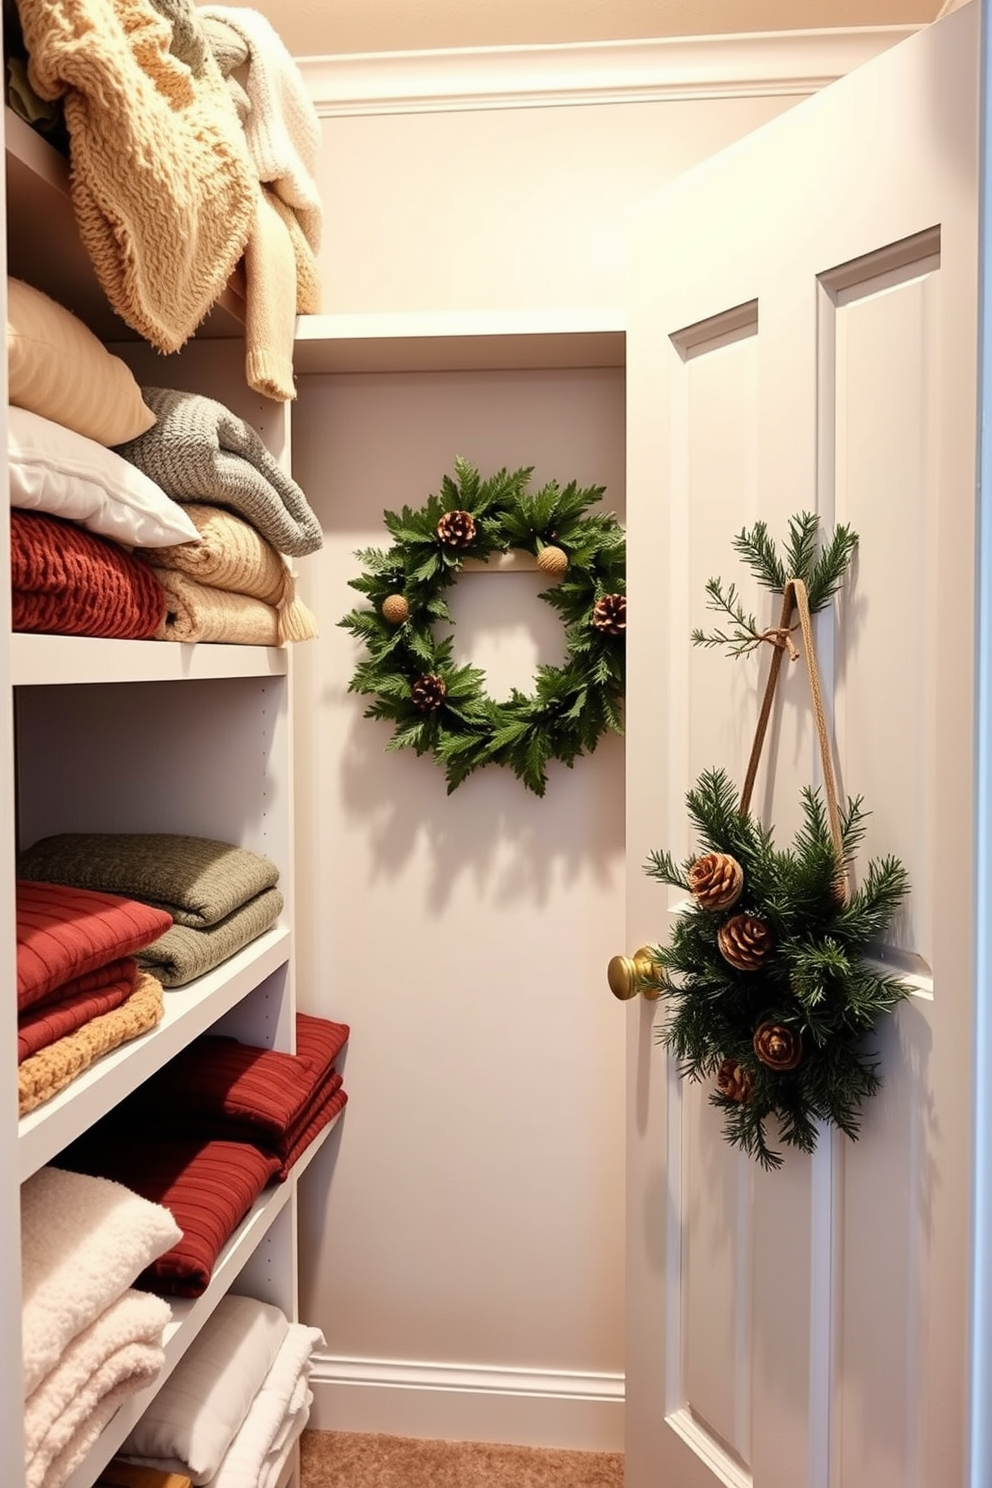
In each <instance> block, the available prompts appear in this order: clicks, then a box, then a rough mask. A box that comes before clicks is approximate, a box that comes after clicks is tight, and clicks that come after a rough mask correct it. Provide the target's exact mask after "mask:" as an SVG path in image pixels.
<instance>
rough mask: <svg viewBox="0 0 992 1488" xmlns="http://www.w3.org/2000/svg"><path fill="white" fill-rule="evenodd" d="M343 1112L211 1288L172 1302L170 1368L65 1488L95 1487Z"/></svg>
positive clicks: (261, 1212)
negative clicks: (199, 1294)
mask: <svg viewBox="0 0 992 1488" xmlns="http://www.w3.org/2000/svg"><path fill="white" fill-rule="evenodd" d="M341 1115H342V1113H341V1112H338V1115H337V1116H335V1117H334V1118H333V1119H332V1120H331V1121H329V1122H328V1124H327V1125H326V1126H325V1127H324V1128H323V1130H322V1131H320V1132H319V1133H318V1134H317V1136H316V1137H315V1138H314V1140H313V1141H312V1142H311V1143H310V1145H309V1147H307V1149H306V1151H305V1152H304V1153H303V1155H302V1157H301V1158H300V1161H299V1162H298V1163H297V1164H296V1165H295V1166H294V1168H293V1169H292V1171H291V1172H290V1174H289V1177H288V1178H287V1179H286V1181H285V1183H279V1184H276V1185H274V1186H271V1187H269V1188H267V1189H265V1191H264V1192H263V1193H261V1194H260V1195H259V1197H258V1198H257V1199H256V1200H255V1203H254V1204H253V1205H252V1207H251V1208H250V1209H249V1211H248V1213H247V1214H246V1215H245V1218H244V1219H243V1220H242V1222H241V1224H240V1225H239V1226H238V1228H237V1230H236V1231H235V1232H234V1234H233V1235H232V1236H231V1238H230V1240H229V1241H228V1242H227V1244H226V1245H225V1247H224V1249H223V1250H222V1251H221V1253H220V1255H219V1257H218V1258H217V1263H216V1265H215V1266H214V1269H213V1272H212V1273H211V1277H210V1282H209V1284H208V1286H207V1289H206V1291H205V1292H203V1294H202V1295H201V1296H199V1297H193V1298H185V1297H169V1298H167V1299H166V1300H167V1301H168V1302H169V1305H170V1306H171V1308H172V1321H171V1322H170V1323H169V1325H168V1327H167V1328H166V1330H165V1338H164V1343H165V1364H164V1366H163V1368H162V1370H161V1372H160V1374H159V1375H158V1376H157V1377H156V1379H155V1380H154V1381H153V1383H152V1384H150V1385H149V1386H147V1388H146V1389H144V1390H141V1391H139V1392H138V1393H137V1394H135V1395H132V1396H130V1397H129V1398H128V1399H127V1400H126V1401H125V1402H124V1404H123V1405H122V1406H121V1408H120V1410H119V1411H118V1412H117V1414H116V1415H115V1416H114V1417H113V1418H112V1420H111V1421H110V1422H109V1424H108V1425H107V1426H106V1428H105V1429H104V1431H103V1432H102V1433H101V1435H100V1438H99V1440H98V1441H97V1442H96V1443H95V1444H94V1446H93V1448H92V1449H91V1451H90V1452H89V1454H88V1456H87V1458H86V1460H85V1462H82V1463H80V1465H79V1467H78V1468H77V1469H76V1471H75V1472H74V1473H73V1474H72V1476H71V1477H70V1478H69V1479H68V1480H67V1482H66V1484H65V1488H90V1485H91V1484H92V1483H93V1482H94V1480H95V1479H96V1477H97V1476H98V1474H99V1473H100V1472H101V1471H102V1470H103V1468H104V1467H106V1465H107V1463H108V1462H109V1461H110V1459H111V1457H113V1456H114V1454H115V1452H117V1451H118V1450H119V1448H120V1445H121V1443H122V1442H123V1441H124V1440H125V1438H126V1437H127V1435H128V1433H129V1432H130V1431H131V1430H132V1429H133V1427H134V1426H135V1424H136V1422H137V1421H138V1419H139V1417H140V1416H141V1415H142V1414H143V1412H144V1411H146V1410H147V1409H148V1406H149V1405H150V1404H151V1402H152V1401H153V1400H154V1398H155V1396H156V1395H157V1394H158V1392H159V1390H161V1388H162V1386H163V1385H164V1384H165V1382H166V1380H167V1379H168V1378H169V1375H170V1374H171V1373H172V1371H173V1370H174V1369H175V1367H176V1365H177V1364H178V1363H179V1361H180V1360H181V1359H182V1357H183V1355H184V1354H185V1353H186V1350H187V1349H188V1348H189V1346H190V1344H191V1343H192V1342H193V1340H194V1338H196V1336H197V1334H198V1333H199V1331H200V1329H201V1328H202V1327H203V1325H204V1324H205V1323H206V1322H207V1320H208V1319H209V1317H210V1316H211V1314H212V1313H213V1311H214V1309H215V1307H216V1306H217V1304H218V1302H220V1300H221V1298H222V1297H224V1296H225V1295H226V1293H227V1292H229V1291H230V1290H231V1288H232V1287H233V1286H234V1284H235V1283H236V1281H237V1278H238V1275H239V1274H240V1272H241V1270H242V1269H243V1267H244V1266H245V1264H246V1262H247V1261H248V1260H249V1259H250V1258H251V1256H252V1254H253V1253H254V1251H255V1250H256V1249H257V1247H258V1246H259V1245H260V1244H261V1242H262V1240H264V1239H265V1236H266V1235H267V1234H268V1232H269V1230H270V1229H271V1227H272V1225H273V1224H274V1223H275V1221H276V1219H277V1218H278V1217H279V1215H280V1214H281V1212H282V1210H283V1209H284V1208H285V1206H286V1205H287V1204H288V1203H289V1201H290V1200H291V1198H292V1197H293V1192H294V1188H295V1185H296V1181H297V1179H298V1178H299V1176H300V1174H301V1173H302V1172H303V1171H304V1170H305V1169H306V1167H307V1166H308V1165H309V1164H310V1163H311V1162H312V1161H313V1159H314V1157H315V1156H316V1155H317V1153H318V1152H319V1150H320V1148H321V1147H322V1146H323V1145H324V1143H325V1142H326V1141H327V1138H328V1137H329V1136H330V1134H331V1132H332V1131H333V1129H334V1127H335V1126H336V1125H337V1123H338V1121H339V1120H340V1119H341Z"/></svg>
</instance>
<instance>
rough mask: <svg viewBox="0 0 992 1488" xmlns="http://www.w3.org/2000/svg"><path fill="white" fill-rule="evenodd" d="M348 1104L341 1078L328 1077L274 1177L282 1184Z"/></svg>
mask: <svg viewBox="0 0 992 1488" xmlns="http://www.w3.org/2000/svg"><path fill="white" fill-rule="evenodd" d="M347 1104H348V1092H347V1091H346V1090H344V1089H343V1088H342V1085H341V1076H340V1075H330V1076H329V1077H328V1079H327V1080H326V1082H325V1083H324V1085H323V1086H322V1087H321V1091H320V1095H319V1097H318V1098H317V1099H316V1100H315V1101H314V1102H313V1104H312V1105H311V1106H310V1107H309V1108H308V1109H307V1111H306V1112H305V1113H304V1117H303V1119H302V1120H301V1122H300V1123H299V1124H298V1126H297V1128H296V1131H295V1133H294V1134H293V1138H292V1141H291V1143H290V1144H289V1145H288V1147H287V1150H286V1155H285V1157H284V1158H283V1161H282V1167H281V1168H280V1169H279V1171H278V1173H277V1174H276V1177H277V1178H278V1179H279V1182H280V1183H284V1182H285V1180H286V1179H287V1178H288V1177H289V1174H290V1169H291V1168H292V1166H293V1164H294V1163H296V1162H298V1161H299V1159H300V1158H301V1157H302V1156H303V1154H304V1152H305V1151H306V1149H307V1148H308V1147H309V1146H310V1143H311V1142H312V1141H313V1139H314V1137H316V1136H318V1135H319V1134H320V1132H322V1131H323V1130H324V1127H325V1126H327V1125H329V1123H330V1122H332V1121H333V1120H334V1118H335V1116H337V1115H338V1114H339V1112H341V1111H343V1110H344V1108H345V1106H346V1105H347Z"/></svg>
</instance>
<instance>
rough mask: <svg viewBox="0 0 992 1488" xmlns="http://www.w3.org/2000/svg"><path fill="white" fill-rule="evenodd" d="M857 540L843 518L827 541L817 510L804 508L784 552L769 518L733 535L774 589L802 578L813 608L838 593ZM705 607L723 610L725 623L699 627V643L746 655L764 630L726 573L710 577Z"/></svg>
mask: <svg viewBox="0 0 992 1488" xmlns="http://www.w3.org/2000/svg"><path fill="white" fill-rule="evenodd" d="M857 545H858V536H857V533H856V532H854V531H852V529H851V528H850V527H847V526H845V525H844V524H843V523H840V524H839V525H838V526H837V527H835V528H834V531H833V535H832V536H831V537H830V539H829V541H827V542H824V541H823V540H822V537H821V534H820V519H819V517H818V516H816V515H815V514H814V513H813V512H800V513H799V515H798V516H795V517H791V518H790V519H789V534H788V537H787V539H786V542H785V549H784V556H782V557H780V556H779V553H778V549H777V548H776V546H775V543H774V541H773V540H772V538H771V537H770V536H769V532H768V527H767V525H766V524H765V523H764V522H755V524H754V526H753V527H752V528H751V530H750V532H749V531H748V530H747V529H746V528H745V529H744V530H743V531H741V532H739V533H738V534H737V536H736V537H735V538H734V539H733V547H734V551H735V552H736V553H737V554H738V556H739V557H740V558H741V560H742V561H743V563H744V565H745V567H746V568H749V569H750V570H751V573H752V574H753V575H754V577H755V578H756V579H757V580H758V583H759V584H761V585H762V586H763V587H764V588H765V589H770V590H771V591H772V593H773V594H781V593H783V591H784V589H785V586H786V584H787V583H788V581H789V580H790V579H802V581H803V582H804V584H805V585H806V593H807V596H808V598H809V607H810V611H811V613H812V614H815V613H816V611H817V610H822V609H824V608H825V606H826V605H828V604H829V603H830V600H831V599H832V598H833V596H834V595H835V594H836V593H837V590H838V589H839V588H840V586H841V584H842V583H843V581H844V575H845V574H846V572H847V569H848V566H849V564H850V562H851V558H852V556H853V554H854V550H855V548H856V547H857ZM706 608H707V609H708V610H712V611H714V612H715V613H716V614H718V615H721V616H722V617H723V621H724V624H723V625H722V626H720V627H718V628H717V629H715V630H711V631H708V632H707V631H704V630H702V629H696V630H694V631H693V632H692V643H693V645H694V646H708V647H716V646H723V647H725V648H726V650H727V651H728V652H729V654H730V655H731V656H744V655H746V654H747V652H749V651H753V650H754V648H755V646H758V645H760V644H761V641H762V640H763V638H764V630H763V628H762V627H759V625H758V622H757V620H756V619H755V617H754V615H753V614H750V613H748V612H747V611H746V610H745V609H744V605H743V602H742V600H741V597H740V593H739V591H738V589H737V586H736V585H735V584H733V583H730V584H728V585H726V587H724V583H723V580H722V579H719V578H715V579H708V580H707V583H706ZM727 622H729V628H728V625H727Z"/></svg>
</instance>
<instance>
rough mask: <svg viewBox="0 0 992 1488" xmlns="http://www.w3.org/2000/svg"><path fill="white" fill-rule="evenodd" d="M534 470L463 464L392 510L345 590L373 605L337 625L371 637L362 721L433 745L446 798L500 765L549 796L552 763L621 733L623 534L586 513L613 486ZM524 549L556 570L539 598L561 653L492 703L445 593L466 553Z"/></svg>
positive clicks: (422, 745)
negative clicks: (460, 655) (382, 534)
mask: <svg viewBox="0 0 992 1488" xmlns="http://www.w3.org/2000/svg"><path fill="white" fill-rule="evenodd" d="M532 473H533V469H532V467H531V468H521V469H519V470H514V471H508V470H506V469H503V470H500V471H498V472H496V474H494V475H491V476H489V477H488V478H487V479H483V478H482V477H481V475H480V473H479V471H478V470H477V469H476V468H475V467H474V466H473V465H471V464H470V463H469V462H468V461H467V460H464V459H461V458H458V459H456V460H455V467H454V476H453V477H452V476H451V475H445V476H443V477H442V481H441V489H440V492H439V493H437V494H432V495H431V496H429V497H428V499H427V502H426V504H425V505H424V506H423V507H421V508H420V509H419V510H413V509H411V508H410V507H408V506H404V507H403V508H402V510H401V511H399V512H393V511H387V512H385V513H384V514H383V522H384V524H385V527H386V529H387V531H388V532H389V534H390V535H391V537H392V539H393V543H392V546H391V547H390V548H388V549H380V548H363V549H361V550H359V551H358V552H357V553H356V555H355V556H356V557H357V558H358V560H359V561H360V563H361V564H362V566H363V568H364V572H363V573H362V574H361V576H360V577H359V578H356V579H351V580H349V583H350V586H351V588H353V589H357V590H358V591H359V593H361V594H363V595H365V597H366V598H367V599H368V600H369V601H370V603H371V609H354V610H351V611H350V612H349V613H348V614H347V615H345V616H344V618H343V619H342V620H341V621H340V622H339V624H340V625H342V626H343V627H344V628H345V629H346V630H348V631H350V632H351V634H352V635H353V636H355V637H357V638H358V639H359V640H360V641H362V642H363V643H364V645H365V648H366V651H367V653H368V654H367V657H366V658H365V659H364V660H362V661H361V662H360V663H359V664H358V666H357V667H356V669H355V673H354V676H353V677H352V680H351V683H350V685H349V691H351V692H359V693H364V694H366V695H370V696H372V697H373V698H374V701H373V702H372V703H371V704H370V705H369V707H368V708H366V710H365V717H366V718H383V719H387V720H389V721H390V722H391V723H393V724H394V725H395V728H394V730H393V735H392V738H391V740H390V742H389V744H388V745H387V748H388V749H391V750H399V749H413V750H415V751H416V753H417V754H418V755H422V754H430V755H432V756H433V757H434V759H435V760H436V761H437V762H438V764H439V765H440V766H441V767H442V768H443V770H444V772H445V776H446V778H447V784H448V794H449V795H450V794H451V792H452V791H453V790H455V789H456V788H457V787H458V786H459V785H461V783H462V782H463V781H464V780H465V779H466V778H467V777H468V776H469V775H471V774H472V773H473V771H475V770H478V769H480V768H481V767H482V766H483V765H489V764H496V765H504V766H507V767H508V768H509V769H511V770H512V771H513V773H514V774H515V775H516V776H517V778H518V779H519V780H521V781H522V782H523V784H524V785H525V786H526V787H527V788H528V789H529V790H532V791H533V792H534V793H535V794H536V795H538V796H543V795H544V793H545V789H546V785H547V764H548V762H549V760H553V759H555V760H561V761H562V763H563V764H566V765H568V766H571V765H572V764H573V762H574V761H575V760H576V759H577V758H578V757H579V756H580V755H582V754H586V753H591V752H592V751H593V750H594V749H595V747H596V745H597V743H598V741H599V739H600V737H601V735H602V734H603V733H604V732H606V731H613V732H615V733H622V732H623V712H622V704H623V688H624V660H625V655H624V640H625V630H626V609H627V600H626V584H625V578H624V567H625V543H624V534H623V529H622V528H621V526H620V524H619V522H618V521H617V518H616V517H615V515H614V514H613V513H612V512H605V511H597V512H592V513H590V512H589V508H590V507H591V506H592V505H593V504H594V503H595V502H597V501H598V500H599V499H600V498H601V497H602V495H603V494H604V487H602V486H589V487H584V488H583V487H579V486H578V485H577V484H576V482H574V481H572V482H570V483H569V484H568V485H566V486H564V487H562V486H559V484H558V483H557V482H556V481H549V482H547V483H546V484H545V485H543V486H541V488H540V489H539V490H536V491H529V490H528V486H529V482H530V478H531V475H532ZM511 548H522V549H524V550H525V551H527V552H529V553H533V554H535V555H536V557H537V566H538V569H539V570H540V571H541V572H542V573H544V574H545V575H547V576H548V577H549V578H551V579H553V580H554V581H555V582H554V583H553V585H552V587H550V588H548V589H545V590H543V591H542V593H541V595H540V598H541V599H543V600H545V601H546V602H547V603H548V604H549V605H551V606H552V607H553V608H554V609H555V610H557V611H558V613H559V614H560V616H561V618H562V622H563V624H564V627H565V648H566V655H565V660H564V662H563V663H562V665H561V666H550V665H542V666H540V667H539V668H538V671H537V676H536V678H535V685H534V691H533V692H532V693H531V694H529V695H528V694H526V693H523V692H520V691H519V690H518V689H516V688H514V689H513V691H512V692H511V694H510V697H509V698H508V699H506V700H505V701H503V702H497V701H496V700H495V699H493V698H491V697H489V696H488V695H487V693H486V692H485V690H484V688H485V675H484V673H483V672H482V671H481V670H480V669H479V668H478V667H474V666H471V665H465V666H458V665H456V663H455V662H454V660H453V659H452V646H453V641H454V637H453V635H450V634H449V635H447V636H444V637H442V638H438V636H437V635H436V634H435V628H436V627H438V626H439V625H444V624H447V625H449V626H450V625H451V624H452V623H453V622H452V617H451V612H450V610H449V609H448V605H447V602H446V599H445V591H446V590H447V589H448V588H449V587H450V586H451V585H452V584H453V583H454V582H455V580H456V579H457V577H458V575H459V572H460V570H461V568H462V564H463V562H464V560H465V559H466V558H481V559H485V558H487V557H489V556H490V555H491V554H494V553H504V552H508V551H509V550H510V549H511Z"/></svg>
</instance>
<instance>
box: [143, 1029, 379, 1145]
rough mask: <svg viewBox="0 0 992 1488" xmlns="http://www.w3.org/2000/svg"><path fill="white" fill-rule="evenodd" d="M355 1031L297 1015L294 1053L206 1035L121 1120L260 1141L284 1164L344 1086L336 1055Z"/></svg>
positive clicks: (161, 1128) (152, 1081)
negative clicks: (313, 1122) (325, 1107)
mask: <svg viewBox="0 0 992 1488" xmlns="http://www.w3.org/2000/svg"><path fill="white" fill-rule="evenodd" d="M349 1033H350V1029H349V1027H348V1025H347V1024H346V1023H333V1022H331V1020H330V1019H327V1018H315V1017H312V1016H311V1015H310V1014H307V1013H298V1014H297V1018H296V1047H297V1053H295V1054H286V1053H284V1052H282V1051H281V1050H279V1049H260V1048H257V1047H256V1046H255V1045H254V1044H242V1043H239V1042H238V1041H237V1040H235V1039H232V1038H220V1037H217V1036H216V1035H214V1034H204V1035H203V1036H202V1037H200V1038H198V1039H196V1040H195V1041H194V1042H193V1043H192V1044H190V1045H189V1047H188V1048H186V1049H184V1050H183V1051H182V1053H181V1054H177V1055H176V1057H175V1059H173V1060H170V1062H169V1064H168V1065H166V1067H165V1068H164V1069H161V1070H159V1071H158V1072H157V1074H155V1075H153V1076H152V1078H151V1079H150V1080H148V1081H146V1083H145V1084H144V1085H143V1086H142V1087H141V1088H140V1089H139V1090H136V1091H135V1093H134V1095H132V1096H130V1097H129V1098H128V1099H127V1101H125V1102H124V1104H123V1106H121V1107H120V1108H119V1112H120V1120H121V1124H122V1125H127V1126H129V1127H131V1128H133V1127H134V1126H135V1124H139V1125H141V1126H143V1127H146V1128H150V1129H153V1130H155V1131H164V1130H171V1131H175V1132H177V1133H179V1132H182V1133H185V1134H187V1135H188V1134H189V1133H191V1132H194V1133H196V1134H197V1135H201V1136H215V1137H226V1138H236V1139H237V1140H238V1141H244V1142H254V1143H255V1144H256V1145H257V1146H259V1147H261V1148H262V1149H263V1150H264V1151H266V1152H271V1153H274V1154H275V1155H276V1156H277V1157H278V1158H279V1159H280V1161H281V1162H282V1163H283V1164H285V1163H286V1161H287V1159H288V1158H289V1154H290V1153H291V1152H293V1151H296V1154H297V1156H298V1155H299V1152H300V1151H301V1150H302V1148H301V1147H300V1146H299V1143H300V1138H301V1135H302V1133H303V1132H304V1131H307V1130H309V1128H310V1125H311V1122H312V1120H313V1118H314V1115H315V1112H316V1111H317V1110H318V1108H320V1109H321V1110H322V1108H323V1106H324V1105H325V1104H326V1102H327V1101H328V1100H329V1099H330V1098H331V1097H332V1096H333V1095H334V1094H335V1093H336V1092H338V1091H339V1090H340V1087H341V1077H340V1076H339V1075H336V1073H335V1071H334V1061H335V1060H336V1059H337V1057H338V1055H339V1054H340V1053H341V1051H342V1049H343V1048H344V1046H345V1044H346V1043H347V1042H348V1036H349ZM343 1104H344V1101H341V1102H340V1103H339V1104H338V1106H337V1107H336V1109H337V1110H340V1109H341V1106H343ZM331 1114H332V1115H333V1114H335V1113H334V1112H332V1113H331ZM329 1120H330V1115H328V1116H326V1117H325V1120H324V1121H322V1122H321V1125H325V1124H326V1121H329ZM319 1129H320V1128H319V1127H318V1128H316V1129H315V1130H314V1131H312V1132H311V1133H310V1137H309V1139H308V1140H312V1139H313V1136H315V1135H316V1131H317V1130H319ZM304 1145H306V1144H305V1143H304Z"/></svg>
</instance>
